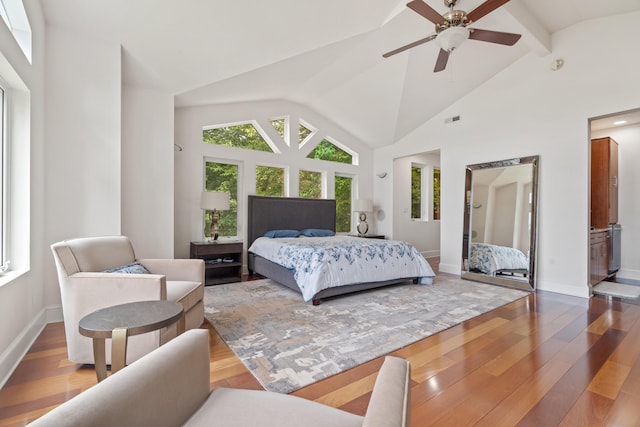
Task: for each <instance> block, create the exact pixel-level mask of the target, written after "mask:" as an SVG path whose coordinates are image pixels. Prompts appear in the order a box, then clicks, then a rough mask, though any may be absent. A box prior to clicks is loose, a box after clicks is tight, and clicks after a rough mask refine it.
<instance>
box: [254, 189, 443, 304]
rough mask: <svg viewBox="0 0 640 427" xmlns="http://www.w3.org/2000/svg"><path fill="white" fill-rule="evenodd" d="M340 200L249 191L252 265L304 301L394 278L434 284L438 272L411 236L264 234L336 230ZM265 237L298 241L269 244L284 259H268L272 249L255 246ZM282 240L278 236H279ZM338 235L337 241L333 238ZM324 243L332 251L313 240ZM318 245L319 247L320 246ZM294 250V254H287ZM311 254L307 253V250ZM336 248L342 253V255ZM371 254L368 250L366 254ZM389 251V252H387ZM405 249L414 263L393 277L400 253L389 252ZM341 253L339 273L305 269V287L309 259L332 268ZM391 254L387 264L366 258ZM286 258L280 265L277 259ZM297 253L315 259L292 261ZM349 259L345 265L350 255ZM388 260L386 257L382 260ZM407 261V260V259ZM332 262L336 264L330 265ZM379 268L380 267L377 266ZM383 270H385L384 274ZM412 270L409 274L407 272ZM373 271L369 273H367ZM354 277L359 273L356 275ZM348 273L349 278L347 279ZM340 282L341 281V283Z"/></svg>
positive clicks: (374, 285)
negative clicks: (410, 241)
mask: <svg viewBox="0 0 640 427" xmlns="http://www.w3.org/2000/svg"><path fill="white" fill-rule="evenodd" d="M335 207H336V205H335V200H328V199H302V198H289V197H262V196H249V198H248V230H247V236H248V248H249V250H248V257H247V260H248V267H249V272H250V273H257V274H260V275H262V276H264V277H267V278H269V279H272V280H274V281H276V282H278V283H280V284H282V285H284V286H287V287H289V288H291V289H293V290H295V291H296V292H298V293H300V294H301V295H302V296H303V299H304V300H305V301H310V302H312V303H313V304H314V305H317V304H319V303H320V302H321V300H322V299H325V298H329V297H333V296H337V295H343V294H347V293H351V292H357V291H361V290H365V289H372V288H377V287H381V286H387V285H391V284H396V283H401V282H406V281H413V282H415V283H422V284H431V283H432V281H433V278H434V276H435V275H434V273H433V270H432V269H431V267H430V266H429V264H428V263H427V262H426V260H425V259H424V258H423V257H422V256H421V255H420V254H419V252H418V251H417V250H416V249H415V248H414V247H413V246H412V245H410V244H408V243H406V242H397V241H391V240H382V239H364V238H359V237H349V236H343V235H341V236H336V237H296V238H293V237H292V238H274V239H269V238H265V237H264V235H265V233H266V232H268V231H273V230H305V229H314V230H335V223H336V209H335ZM265 240H268V241H271V243H277V244H283V245H293V246H286V247H285V248H281V249H274V248H273V247H271V248H269V249H267V252H271V253H272V254H273V253H276V254H277V253H280V260H277V259H275V260H270V259H267V256H268V255H267V254H265V253H262V256H261V255H259V254H257V253H256V251H258V252H260V250H262V249H261V248H260V246H262V244H261V242H262V243H264V241H265ZM276 241H277V242H276ZM330 241H335V242H336V245H337V246H332V245H330V244H329V242H330ZM314 243H315V244H318V243H320V246H322V247H324V249H327V248H329V249H328V250H329V251H330V255H327V254H325V255H318V252H314V251H316V249H317V248H314V247H313V244H314ZM318 250H319V249H318ZM287 254H289V255H287ZM304 254H306V255H304ZM336 254H341V255H337V256H336ZM363 254H368V255H363ZM385 254H386V255H385ZM400 254H401V255H402V259H403V261H402V262H405V261H407V260H408V259H411V262H412V263H415V265H411V266H410V267H409V268H405V269H402V270H399V273H398V274H395V275H393V277H391V276H390V275H389V271H390V270H391V268H390V266H391V264H392V263H396V264H399V263H400V262H401V261H400V259H399V258H398V259H396V260H395V261H392V262H390V261H389V260H388V258H389V257H390V256H391V255H393V257H396V255H397V256H400ZM318 257H320V258H322V257H324V258H323V259H324V261H322V262H320V261H319V260H320V258H318ZM332 257H333V258H334V259H336V258H340V259H341V262H342V264H340V266H339V268H342V269H343V270H341V271H340V272H339V273H336V272H335V271H333V272H326V273H318V272H316V273H314V272H309V271H306V273H308V274H306V279H305V278H303V279H302V282H303V283H304V284H303V286H302V287H300V285H299V283H298V281H297V280H296V279H297V278H300V277H301V276H305V272H304V271H302V270H308V269H309V266H310V265H315V266H317V265H319V264H322V266H323V268H325V267H326V268H333V267H332V266H335V264H336V263H335V262H333V261H330V260H329V258H332ZM385 257H386V262H387V263H386V264H384V265H383V266H384V268H381V267H382V265H380V264H378V267H370V266H371V264H367V262H375V261H376V259H377V261H378V262H380V261H381V259H382V258H385ZM283 258H284V259H285V261H288V263H287V262H285V263H284V264H285V265H286V266H285V265H281V264H279V263H278V262H276V261H282V259H283ZM293 258H298V259H307V261H309V262H310V264H307V265H306V266H304V267H302V269H301V268H300V266H297V267H296V266H295V265H294V264H292V262H293ZM346 259H349V261H347V262H346V264H349V265H350V266H351V267H346V266H345V263H344V262H345V260H346ZM383 262H384V261H383ZM407 263H408V261H407ZM329 264H331V265H332V266H329V267H328V266H327V265H329ZM346 268H354V269H355V270H357V271H355V272H353V274H352V272H347V271H346V270H344V269H346ZM376 268H378V270H377V271H376ZM383 272H384V274H382V273H383ZM407 272H410V274H406V273H407ZM314 274H315V276H316V277H314V278H313V280H314V281H315V282H316V284H319V287H318V288H317V289H311V288H310V287H309V286H308V285H309V282H308V280H309V275H311V276H313V275H314ZM367 274H368V275H367ZM351 278H355V279H351ZM345 279H346V281H345ZM338 282H339V283H338Z"/></svg>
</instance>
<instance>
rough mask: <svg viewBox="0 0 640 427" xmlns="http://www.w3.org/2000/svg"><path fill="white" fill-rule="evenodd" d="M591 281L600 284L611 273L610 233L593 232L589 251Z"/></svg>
mask: <svg viewBox="0 0 640 427" xmlns="http://www.w3.org/2000/svg"><path fill="white" fill-rule="evenodd" d="M589 266H590V270H591V271H590V272H589V273H590V281H591V284H592V285H595V284H597V283H600V282H601V281H603V280H604V279H606V278H607V275H608V273H609V231H608V230H603V231H592V232H591V245H590V250H589Z"/></svg>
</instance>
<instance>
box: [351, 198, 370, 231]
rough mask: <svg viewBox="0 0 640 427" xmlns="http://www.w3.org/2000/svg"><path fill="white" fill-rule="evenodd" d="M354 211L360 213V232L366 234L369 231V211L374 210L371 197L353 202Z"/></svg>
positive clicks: (358, 228)
mask: <svg viewBox="0 0 640 427" xmlns="http://www.w3.org/2000/svg"><path fill="white" fill-rule="evenodd" d="M353 211H354V212H358V213H359V219H360V222H358V227H357V230H358V234H359V235H361V236H364V235H365V234H367V231H369V224H367V214H366V213H367V212H373V202H372V201H371V200H369V199H358V200H356V201H355V203H354V204H353Z"/></svg>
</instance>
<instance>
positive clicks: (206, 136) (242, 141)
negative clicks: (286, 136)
mask: <svg viewBox="0 0 640 427" xmlns="http://www.w3.org/2000/svg"><path fill="white" fill-rule="evenodd" d="M202 141H203V142H206V143H207V144H216V145H225V146H227V147H236V148H246V149H249V150H257V151H266V152H269V153H273V150H272V149H271V147H270V146H269V144H267V142H266V141H265V140H264V138H263V137H262V135H260V132H258V129H256V128H255V126H254V125H252V124H251V123H245V124H242V125H234V126H225V127H220V128H215V129H203V130H202Z"/></svg>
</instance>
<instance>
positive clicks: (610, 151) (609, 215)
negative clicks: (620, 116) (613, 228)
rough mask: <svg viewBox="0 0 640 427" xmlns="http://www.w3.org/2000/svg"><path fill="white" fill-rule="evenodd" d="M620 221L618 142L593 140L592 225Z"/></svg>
mask: <svg viewBox="0 0 640 427" xmlns="http://www.w3.org/2000/svg"><path fill="white" fill-rule="evenodd" d="M617 222H618V143H617V142H615V141H614V140H613V139H611V138H609V137H606V138H598V139H594V140H592V141H591V227H592V228H595V229H600V228H607V227H608V226H609V224H615V223H617Z"/></svg>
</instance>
